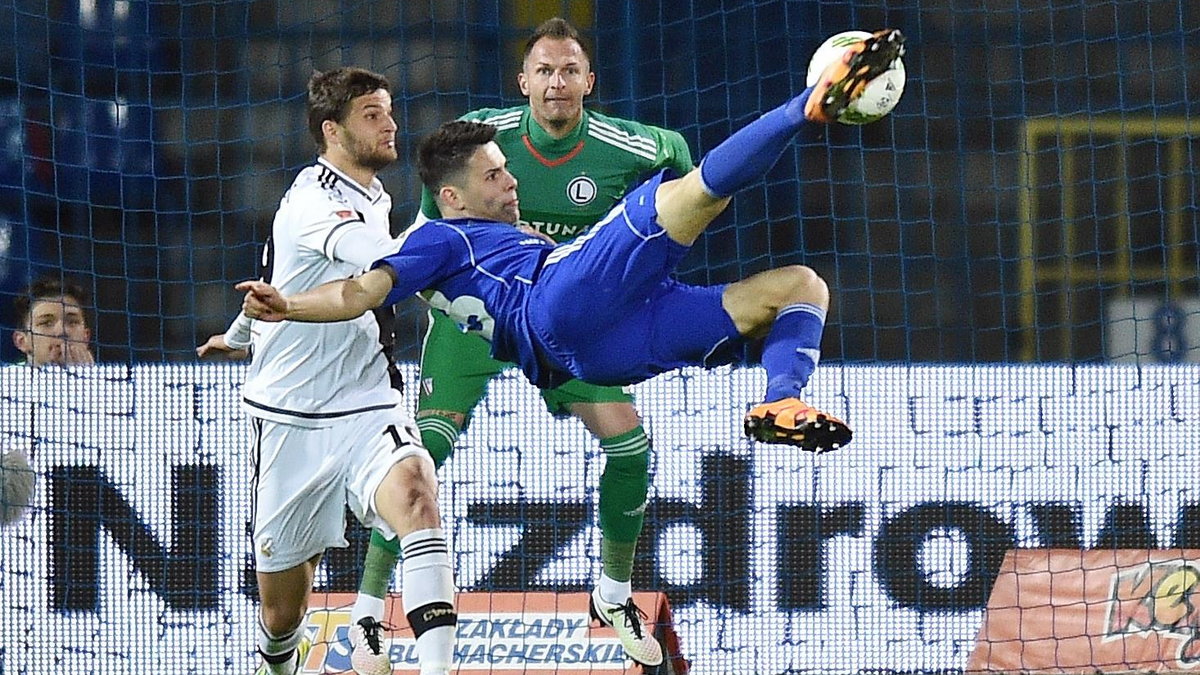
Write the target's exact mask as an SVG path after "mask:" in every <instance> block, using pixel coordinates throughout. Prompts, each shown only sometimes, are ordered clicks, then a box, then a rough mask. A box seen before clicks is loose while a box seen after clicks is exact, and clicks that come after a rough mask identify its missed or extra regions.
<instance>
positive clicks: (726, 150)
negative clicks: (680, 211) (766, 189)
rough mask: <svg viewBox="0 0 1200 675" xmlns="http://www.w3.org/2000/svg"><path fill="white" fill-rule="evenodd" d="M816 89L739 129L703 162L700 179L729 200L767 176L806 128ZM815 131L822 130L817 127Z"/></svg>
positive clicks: (718, 195)
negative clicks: (806, 109) (810, 99)
mask: <svg viewBox="0 0 1200 675" xmlns="http://www.w3.org/2000/svg"><path fill="white" fill-rule="evenodd" d="M811 93H812V87H809V88H808V89H805V90H804V91H803V92H801V94H800V95H799V96H797V97H795V98H793V99H792V100H790V101H788V102H787V103H784V104H783V105H781V106H779V107H778V108H776V109H774V110H772V111H770V112H768V113H767V114H765V115H763V116H762V117H760V118H758V119H756V120H754V121H753V122H751V123H750V124H747V125H746V126H744V127H742V128H741V129H738V130H737V131H736V132H734V134H733V135H732V136H730V137H729V138H726V139H725V140H724V141H723V142H721V143H720V144H719V145H717V147H715V148H713V149H712V150H711V151H709V153H708V154H707V155H705V156H704V161H702V162H700V179H701V180H702V181H704V187H705V189H706V190H708V193H709V194H711V195H713V196H714V197H728V196H729V195H732V194H733V193H735V192H737V191H738V190H741V189H742V188H744V187H746V186H747V185H749V184H750V183H753V182H754V181H757V180H759V179H761V178H762V177H763V176H765V175H766V174H767V171H769V170H770V169H771V167H773V166H775V162H778V161H779V157H780V156H781V155H783V151H784V149H786V148H787V146H788V144H789V143H791V141H792V138H793V137H794V136H795V135H796V133H797V132H799V131H800V129H801V128H803V127H804V126H805V123H806V122H807V120H805V119H804V104H805V103H807V102H808V95H809V94H811ZM813 126H814V128H821V127H820V126H819V125H813Z"/></svg>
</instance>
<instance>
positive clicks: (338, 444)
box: [209, 68, 457, 675]
mask: <svg viewBox="0 0 1200 675" xmlns="http://www.w3.org/2000/svg"><path fill="white" fill-rule="evenodd" d="M308 126H309V131H310V133H311V134H312V137H313V140H314V141H315V142H316V144H317V148H318V150H319V154H320V157H319V158H318V160H317V162H316V163H315V164H313V165H312V166H309V167H307V168H305V169H304V170H303V171H301V172H300V175H299V176H297V177H296V180H295V182H293V183H292V186H291V188H290V189H289V190H288V191H287V193H286V194H284V196H283V199H282V200H281V202H280V205H279V210H278V211H277V212H276V214H275V222H274V225H273V226H272V239H271V243H270V244H269V250H268V257H270V258H273V260H272V263H271V283H272V284H274V285H275V286H277V287H279V288H282V289H286V292H288V293H298V292H300V291H303V290H306V289H310V288H314V287H316V286H319V285H320V284H322V283H325V282H327V281H333V280H335V279H343V278H346V277H347V276H353V275H355V274H357V273H359V272H361V271H362V270H364V269H365V268H366V267H367V266H368V265H370V263H372V262H373V261H375V260H377V259H379V258H380V257H381V256H382V255H385V254H387V253H390V252H393V251H395V250H396V242H395V241H393V239H392V237H391V234H390V231H389V230H390V228H389V224H388V211H389V210H390V209H391V197H390V196H389V195H388V194H387V192H385V191H384V189H383V184H382V183H381V182H380V181H379V179H378V178H377V177H376V172H378V171H379V170H380V169H382V168H383V167H385V166H387V165H388V164H390V163H391V162H393V161H395V159H396V157H397V154H396V144H395V136H396V123H395V121H394V120H393V119H392V98H391V94H390V93H389V85H388V82H387V80H386V79H385V78H384V77H383V76H381V75H377V74H375V73H371V72H368V71H365V70H361V69H357V68H340V69H337V70H332V71H330V72H327V73H315V74H314V75H313V77H312V79H311V80H310V81H309V87H308ZM250 325H251V324H250V323H249V321H248V320H247V319H246V318H245V317H244V316H241V317H239V319H238V320H237V321H235V322H234V325H233V326H231V327H230V330H229V331H228V332H227V333H226V334H225V335H224V336H214V338H213V339H210V341H209V346H210V347H211V346H215V348H217V349H222V350H225V349H232V348H236V347H240V346H243V345H244V341H245V335H246V332H247V328H248V327H249V326H250ZM252 327H253V331H251V332H252V333H253V337H252V339H251V345H252V346H251V351H252V354H253V360H252V363H251V365H250V370H249V373H248V375H247V378H246V382H245V385H244V386H243V389H242V407H243V409H244V410H245V411H246V413H247V414H248V416H249V417H250V419H251V422H252V424H253V427H254V444H255V447H254V452H253V457H254V471H255V475H254V556H255V567H256V570H257V574H258V586H259V594H260V596H261V600H262V605H261V616H260V621H259V628H258V648H259V653H260V654H261V656H262V660H263V663H262V665H261V666H260V668H259V669H258V673H260V674H263V675H275V674H279V673H287V674H291V673H295V672H298V671H299V670H300V666H301V664H302V663H303V660H304V657H305V655H306V654H307V651H308V647H309V645H308V642H307V639H306V638H305V637H304V636H303V635H302V633H303V630H302V628H301V623H302V621H303V619H304V616H305V613H306V611H307V608H308V601H309V596H310V594H311V591H312V583H313V575H314V572H315V570H316V568H317V564H318V562H319V561H320V559H321V554H322V553H323V552H324V550H325V549H326V548H328V547H330V546H346V545H347V542H346V539H345V537H344V520H343V513H344V505H345V504H349V506H350V508H351V509H352V510H353V511H354V513H355V515H356V516H358V518H359V520H361V521H362V522H363V524H364V525H366V526H368V527H376V528H381V529H383V530H384V531H386V532H390V533H395V534H396V535H399V537H400V541H401V551H402V554H403V558H404V562H403V565H402V571H401V574H402V583H403V587H404V610H405V612H406V613H407V616H408V619H409V622H410V623H411V624H412V626H413V631H414V633H415V634H416V639H417V653H418V655H419V658H420V663H421V673H422V674H423V675H427V674H434V673H449V672H450V667H451V661H452V659H453V647H454V625H455V621H456V620H457V615H456V613H455V609H454V605H453V601H454V595H453V594H454V587H453V571H452V568H451V563H450V556H449V550H448V548H447V545H446V537H445V535H444V533H443V532H442V530H441V529H440V528H441V524H440V516H439V513H438V506H437V478H436V475H435V473H434V467H433V461H432V459H431V458H430V456H429V453H428V452H426V451H425V449H424V447H423V446H422V445H421V436H420V434H419V433H418V432H417V427H416V424H415V423H414V421H413V418H412V414H411V412H410V411H409V407H408V406H407V405H406V404H405V403H404V398H403V396H402V394H401V392H400V391H399V389H398V388H397V387H398V386H399V378H398V373H397V371H396V370H395V367H394V365H393V364H392V362H391V358H390V354H388V353H387V351H388V350H387V348H386V346H385V344H386V343H387V342H389V341H390V340H389V338H390V335H391V325H390V321H389V322H387V323H386V324H385V325H382V326H381V321H380V320H378V319H377V317H376V315H375V314H373V313H371V312H368V313H365V314H362V315H361V316H359V317H357V318H354V319H351V320H349V321H341V322H337V323H325V324H320V323H296V322H282V323H261V322H254V323H253V326H252ZM381 331H382V332H381ZM381 335H383V336H384V338H385V339H384V340H383V341H381V339H380V337H381ZM393 377H394V378H395V380H393ZM352 632H353V627H352ZM360 637H361V636H360ZM376 649H378V647H376Z"/></svg>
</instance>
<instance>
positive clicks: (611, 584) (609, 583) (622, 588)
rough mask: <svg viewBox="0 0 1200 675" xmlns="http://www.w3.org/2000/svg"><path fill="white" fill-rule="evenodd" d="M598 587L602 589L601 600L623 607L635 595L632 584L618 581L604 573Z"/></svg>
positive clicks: (601, 574)
mask: <svg viewBox="0 0 1200 675" xmlns="http://www.w3.org/2000/svg"><path fill="white" fill-rule="evenodd" d="M596 586H598V587H599V588H600V599H601V600H603V601H605V602H607V603H610V604H613V605H623V604H625V601H626V600H628V599H629V598H630V596H632V595H633V583H632V582H629V581H617V580H616V579H613V578H612V577H610V576H608V575H607V574H604V573H603V572H601V573H600V582H599V583H597V584H596Z"/></svg>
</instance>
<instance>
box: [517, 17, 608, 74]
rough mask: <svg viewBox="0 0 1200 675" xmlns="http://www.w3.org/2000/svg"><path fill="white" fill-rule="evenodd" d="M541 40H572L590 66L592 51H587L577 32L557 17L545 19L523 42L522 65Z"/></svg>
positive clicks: (586, 46) (585, 44) (564, 20)
mask: <svg viewBox="0 0 1200 675" xmlns="http://www.w3.org/2000/svg"><path fill="white" fill-rule="evenodd" d="M542 38H549V39H551V40H574V41H575V44H577V45H579V48H580V49H581V50H583V55H584V56H585V57H586V58H587V60H588V64H591V62H592V50H590V49H588V45H587V43H586V42H585V41H584V39H583V38H582V37H581V36H580V35H579V31H577V30H575V27H574V26H572V25H571V24H569V23H567V20H566V19H563V18H560V17H557V16H556V17H554V18H552V19H546V20H545V21H543V22H542V25H540V26H538V27H537V28H535V29H533V34H532V35H530V36H529V39H528V40H526V41H525V52H524V54H522V55H521V63H524V62H525V61H527V60H528V59H529V53H530V52H532V51H533V46H534V45H536V44H537V43H538V40H541V39H542Z"/></svg>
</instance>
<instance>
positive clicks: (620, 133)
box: [589, 117, 658, 151]
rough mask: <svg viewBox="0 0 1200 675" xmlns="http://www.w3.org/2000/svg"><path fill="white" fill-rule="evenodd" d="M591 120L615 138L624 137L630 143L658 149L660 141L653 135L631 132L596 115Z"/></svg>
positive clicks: (594, 125) (592, 124) (595, 125)
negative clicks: (599, 118) (597, 117)
mask: <svg viewBox="0 0 1200 675" xmlns="http://www.w3.org/2000/svg"><path fill="white" fill-rule="evenodd" d="M589 122H590V124H591V126H593V127H595V128H597V129H600V130H602V131H607V132H609V133H610V134H612V135H613V137H614V138H623V139H625V140H627V141H629V143H630V144H631V145H640V146H642V147H644V148H646V149H647V150H655V151H657V150H658V143H657V142H656V141H655V140H654V138H653V137H651V136H643V135H642V134H635V133H631V132H628V131H625V130H624V129H621V128H619V127H617V126H614V125H612V124H609V123H608V122H605V121H602V120H598V119H596V118H594V117H593V118H591V119H590V120H589Z"/></svg>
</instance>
